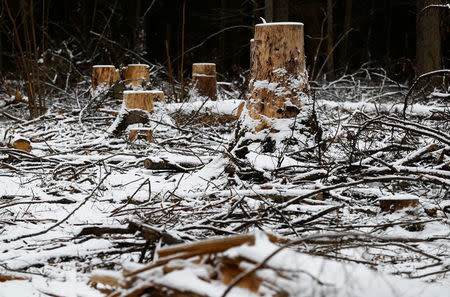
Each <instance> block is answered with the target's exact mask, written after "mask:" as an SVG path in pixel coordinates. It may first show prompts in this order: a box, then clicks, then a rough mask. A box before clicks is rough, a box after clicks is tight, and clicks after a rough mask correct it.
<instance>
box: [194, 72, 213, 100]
mask: <svg viewBox="0 0 450 297" xmlns="http://www.w3.org/2000/svg"><path fill="white" fill-rule="evenodd" d="M192 86H193V90H194V92H196V93H197V94H198V95H199V96H202V97H206V98H207V99H209V100H216V99H217V79H216V64H214V63H194V64H192Z"/></svg>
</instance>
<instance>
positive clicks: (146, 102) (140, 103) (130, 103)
mask: <svg viewBox="0 0 450 297" xmlns="http://www.w3.org/2000/svg"><path fill="white" fill-rule="evenodd" d="M154 97H155V96H154V93H153V92H152V91H124V92H123V101H124V103H125V107H126V108H128V109H142V110H146V111H148V112H152V111H153V98H154Z"/></svg>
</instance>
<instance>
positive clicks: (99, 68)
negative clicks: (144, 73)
mask: <svg viewBox="0 0 450 297" xmlns="http://www.w3.org/2000/svg"><path fill="white" fill-rule="evenodd" d="M119 79H120V73H119V70H117V69H116V67H114V66H113V65H94V66H92V89H94V90H95V89H96V88H97V87H98V86H100V85H102V84H103V85H106V86H110V85H112V84H114V83H116V82H117V81H118V80H119Z"/></svg>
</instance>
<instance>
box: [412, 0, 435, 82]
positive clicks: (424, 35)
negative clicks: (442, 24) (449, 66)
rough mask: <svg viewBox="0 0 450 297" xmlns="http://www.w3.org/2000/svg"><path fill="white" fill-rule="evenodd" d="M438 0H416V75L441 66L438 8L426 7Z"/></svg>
mask: <svg viewBox="0 0 450 297" xmlns="http://www.w3.org/2000/svg"><path fill="white" fill-rule="evenodd" d="M431 4H440V1H439V0H417V15H416V59H417V68H416V75H417V76H419V75H421V74H424V73H426V72H430V71H433V70H438V69H440V68H441V36H440V34H439V13H440V12H439V10H438V9H427V10H425V11H422V9H424V8H425V7H426V6H428V5H431Z"/></svg>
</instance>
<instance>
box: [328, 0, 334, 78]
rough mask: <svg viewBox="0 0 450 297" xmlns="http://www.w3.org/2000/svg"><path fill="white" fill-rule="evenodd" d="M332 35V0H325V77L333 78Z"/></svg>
mask: <svg viewBox="0 0 450 297" xmlns="http://www.w3.org/2000/svg"><path fill="white" fill-rule="evenodd" d="M333 46H334V36H333V1H332V0H327V56H328V62H327V69H328V71H327V78H328V79H329V80H334V54H333Z"/></svg>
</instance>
